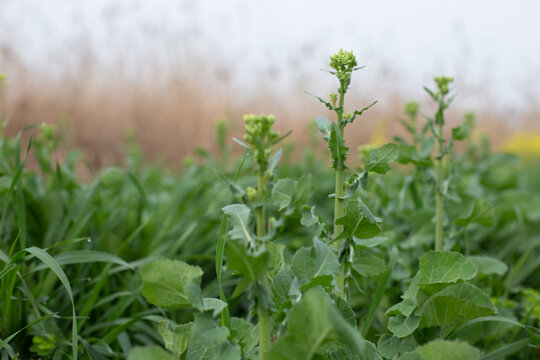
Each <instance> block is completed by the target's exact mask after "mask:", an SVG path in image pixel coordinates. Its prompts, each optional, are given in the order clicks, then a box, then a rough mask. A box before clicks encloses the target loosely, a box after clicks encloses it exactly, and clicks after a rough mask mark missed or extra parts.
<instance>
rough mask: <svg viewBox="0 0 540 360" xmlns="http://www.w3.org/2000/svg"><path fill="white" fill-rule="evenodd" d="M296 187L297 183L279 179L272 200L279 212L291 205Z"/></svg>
mask: <svg viewBox="0 0 540 360" xmlns="http://www.w3.org/2000/svg"><path fill="white" fill-rule="evenodd" d="M295 185H296V181H293V180H291V179H279V180H278V182H277V183H276V184H275V185H274V187H273V188H272V200H273V202H274V205H276V206H278V207H279V211H281V210H283V209H286V208H287V207H289V205H291V202H292V199H293V191H294V187H295Z"/></svg>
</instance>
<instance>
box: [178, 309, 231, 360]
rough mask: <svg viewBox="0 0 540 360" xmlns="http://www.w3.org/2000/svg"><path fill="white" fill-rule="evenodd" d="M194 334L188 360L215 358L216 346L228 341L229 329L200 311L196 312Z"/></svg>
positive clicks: (187, 355)
mask: <svg viewBox="0 0 540 360" xmlns="http://www.w3.org/2000/svg"><path fill="white" fill-rule="evenodd" d="M192 334H193V337H192V339H191V342H190V344H189V346H188V351H187V354H186V360H187V359H189V360H195V359H197V360H203V359H204V360H207V359H208V360H210V359H212V360H213V359H214V353H215V351H216V348H217V347H219V346H220V345H222V344H225V343H227V339H228V337H229V329H227V328H225V327H220V326H219V325H218V324H217V322H216V321H215V320H214V319H212V318H211V317H208V316H206V315H204V314H200V313H199V314H195V320H194V321H193V327H192Z"/></svg>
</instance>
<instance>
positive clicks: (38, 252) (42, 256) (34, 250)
mask: <svg viewBox="0 0 540 360" xmlns="http://www.w3.org/2000/svg"><path fill="white" fill-rule="evenodd" d="M26 251H27V252H29V253H30V254H32V255H34V256H35V257H37V258H38V259H39V260H41V261H42V262H43V263H44V264H45V265H47V267H48V268H50V269H51V270H52V271H53V272H54V273H55V274H56V276H57V277H58V279H59V280H60V282H61V283H62V285H64V288H65V289H66V291H67V293H68V295H69V300H70V301H71V308H72V310H73V311H72V318H73V323H72V332H71V338H72V340H71V341H72V347H73V359H74V360H77V353H78V330H77V314H76V312H75V301H74V300H73V292H72V290H71V285H70V283H69V280H68V278H67V276H66V273H65V272H64V270H62V268H61V267H60V265H59V264H58V262H57V261H56V260H55V259H54V258H53V257H52V256H51V255H49V253H47V252H46V251H45V250H43V249H40V248H38V247H35V246H32V247H29V248H27V249H26Z"/></svg>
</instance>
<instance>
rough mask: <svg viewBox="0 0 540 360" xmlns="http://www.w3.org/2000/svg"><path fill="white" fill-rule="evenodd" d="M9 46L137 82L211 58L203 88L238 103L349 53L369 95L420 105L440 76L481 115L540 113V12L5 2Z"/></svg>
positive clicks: (315, 0) (416, 6) (497, 0)
mask: <svg viewBox="0 0 540 360" xmlns="http://www.w3.org/2000/svg"><path fill="white" fill-rule="evenodd" d="M85 41H88V44H89V47H88V48H85V49H83V50H84V51H82V52H80V44H84V43H85ZM2 44H9V45H10V47H11V48H12V49H14V50H15V53H16V54H17V55H18V56H20V57H21V58H22V59H23V61H24V62H25V63H26V64H28V65H30V66H43V69H47V71H51V72H53V73H62V72H63V71H66V69H67V70H69V69H70V68H72V67H73V66H76V64H77V63H78V62H80V61H81V59H84V58H85V57H89V56H91V57H92V58H93V59H94V60H95V61H96V62H97V64H98V65H99V66H100V67H104V68H107V67H108V66H110V65H111V64H115V63H117V62H118V61H120V62H121V63H122V64H123V67H122V69H123V71H125V72H126V73H128V74H137V76H141V74H143V76H144V74H145V69H147V64H149V62H152V63H153V64H161V65H162V66H163V67H166V66H171V63H172V64H173V66H177V63H178V62H179V61H178V60H185V59H188V60H192V61H193V60H195V61H196V60H197V59H199V58H200V57H203V58H204V59H206V60H208V68H207V69H208V71H207V74H205V76H207V77H210V78H212V77H213V76H216V74H217V73H218V72H219V71H220V70H228V71H232V72H233V73H234V74H235V76H234V80H233V82H234V84H235V85H239V86H240V89H242V90H240V91H251V90H253V88H254V86H257V85H253V84H256V83H257V82H256V81H253V80H254V79H257V78H263V77H264V76H267V75H268V74H274V75H276V77H275V82H274V84H273V86H274V87H275V89H282V88H283V87H286V86H287V85H290V84H291V83H293V82H295V81H297V80H298V79H299V78H301V77H302V76H303V77H304V78H305V77H307V78H308V79H309V78H310V77H319V78H321V77H322V78H324V75H323V74H321V73H319V72H318V70H319V69H320V68H325V67H326V64H327V61H328V55H329V54H330V53H333V52H335V51H336V50H337V49H339V48H341V47H343V48H345V49H352V50H354V51H355V53H356V55H357V58H358V59H359V63H360V64H363V65H367V66H368V67H367V69H365V70H363V73H362V74H361V76H360V75H355V76H358V79H359V80H358V81H360V79H362V80H361V81H362V82H363V85H362V89H363V90H368V89H370V88H375V87H376V88H377V89H379V90H380V91H386V92H389V91H401V92H405V93H406V94H410V96H411V97H412V98H413V99H414V98H420V97H421V96H422V86H423V85H431V80H430V79H431V78H432V76H434V75H442V74H445V75H450V76H455V77H456V80H457V82H456V86H457V88H458V92H460V95H461V94H463V93H464V94H465V95H467V97H469V98H472V100H471V102H470V103H471V104H481V103H482V101H484V99H487V98H490V99H492V100H495V102H496V103H497V104H502V106H504V107H506V108H508V107H510V108H514V107H515V108H518V107H521V106H523V105H524V104H526V102H527V101H530V100H531V97H532V99H533V100H536V101H538V102H540V101H539V99H540V90H538V83H539V82H540V1H538V0H514V1H508V0H504V1H502V0H489V1H488V0H477V1H473V0H452V1H435V0H407V1H399V0H393V1H388V0H386V1H385V0H379V1H343V0H334V1H332V2H330V1H322V0H309V1H304V0H302V1H300V0H297V1H295V0H259V1H254V0H252V1H249V0H228V1H226V0H222V1H217V0H199V1H195V0H187V1H184V0H182V1H172V0H161V1H158V0H156V1H150V0H148V1H142V0H131V1H128V0H122V1H119V0H116V1H112V0H111V1H105V0H93V1H90V0H87V1H82V0H81V1H74V0H48V1H38V0H35V1H29V0H0V46H1V45H2ZM73 52H75V53H82V55H81V56H79V57H73V56H70V55H71V54H72V53H73ZM178 66H180V65H178ZM2 67H3V66H2V58H1V57H0V72H2ZM205 69H206V68H205ZM383 73H386V76H384V75H383ZM146 75H148V74H146ZM149 76H150V75H149ZM151 76H155V74H151ZM353 81H355V80H353ZM465 104H466V105H467V103H465Z"/></svg>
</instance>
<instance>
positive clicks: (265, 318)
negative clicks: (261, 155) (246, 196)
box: [256, 173, 270, 360]
mask: <svg viewBox="0 0 540 360" xmlns="http://www.w3.org/2000/svg"><path fill="white" fill-rule="evenodd" d="M264 185H265V184H264V175H263V174H261V173H259V175H258V181H257V202H258V204H257V210H256V222H257V225H256V227H257V236H258V237H263V236H265V235H266V229H265V228H266V226H265V220H264V193H265V191H264ZM257 316H258V318H259V359H261V360H264V359H266V353H267V352H268V350H269V349H270V316H269V314H268V310H267V309H266V308H265V307H264V306H263V305H262V304H261V303H260V302H259V304H258V305H257Z"/></svg>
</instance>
